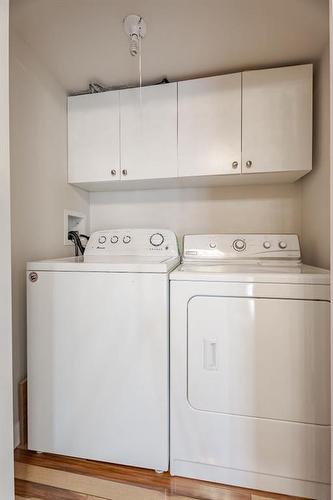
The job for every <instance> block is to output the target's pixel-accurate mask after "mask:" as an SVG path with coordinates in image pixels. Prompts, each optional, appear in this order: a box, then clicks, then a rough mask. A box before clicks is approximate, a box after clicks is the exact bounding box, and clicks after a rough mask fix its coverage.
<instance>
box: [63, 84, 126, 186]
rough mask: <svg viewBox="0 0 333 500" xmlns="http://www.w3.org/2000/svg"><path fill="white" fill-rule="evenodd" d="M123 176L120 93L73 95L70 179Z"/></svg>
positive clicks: (91, 179)
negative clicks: (120, 157)
mask: <svg viewBox="0 0 333 500" xmlns="http://www.w3.org/2000/svg"><path fill="white" fill-rule="evenodd" d="M119 179H120V165H119V92H118V91H115V92H103V93H100V94H89V95H81V96H74V97H69V98H68V182H98V181H112V180H119Z"/></svg>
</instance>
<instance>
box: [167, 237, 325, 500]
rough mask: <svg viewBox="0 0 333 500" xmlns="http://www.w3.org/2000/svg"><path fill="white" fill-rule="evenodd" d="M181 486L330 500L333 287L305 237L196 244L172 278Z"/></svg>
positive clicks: (174, 436)
mask: <svg viewBox="0 0 333 500" xmlns="http://www.w3.org/2000/svg"><path fill="white" fill-rule="evenodd" d="M170 279H171V285H170V293H171V303H170V304H171V319H170V321H171V448H170V470H171V474H173V475H179V476H187V477H192V478H197V479H205V480H208V481H215V482H220V483H226V484H234V485H239V486H244V487H249V488H255V489H261V490H266V491H272V492H279V493H285V494H290V495H297V496H301V497H310V498H316V499H328V498H329V497H330V485H329V483H330V326H329V324H330V303H329V300H330V285H329V273H328V272H327V271H325V270H322V269H318V268H314V267H309V266H306V265H303V264H302V263H301V260H300V247H299V241H298V237H297V236H296V235H273V234H266V235H264V234H224V235H188V236H185V238H184V258H183V263H182V264H181V265H180V266H179V267H178V268H177V269H176V270H175V271H173V272H172V273H171V275H170Z"/></svg>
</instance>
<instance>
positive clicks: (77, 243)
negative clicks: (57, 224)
mask: <svg viewBox="0 0 333 500" xmlns="http://www.w3.org/2000/svg"><path fill="white" fill-rule="evenodd" d="M68 239H69V240H71V241H72V242H73V243H74V247H75V256H76V257H78V255H79V251H80V252H81V255H83V254H84V246H83V245H82V242H81V240H80V235H79V233H77V232H76V231H68Z"/></svg>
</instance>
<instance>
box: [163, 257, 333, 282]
mask: <svg viewBox="0 0 333 500" xmlns="http://www.w3.org/2000/svg"><path fill="white" fill-rule="evenodd" d="M170 279H171V280H178V281H221V282H238V283H288V284H293V283H295V284H312V285H329V284H330V273H329V271H327V270H326V269H321V268H319V267H312V266H307V265H304V264H298V265H290V266H288V265H286V264H285V265H281V264H277V265H274V264H273V263H272V262H270V263H263V262H260V261H257V262H256V263H253V264H248V263H247V264H241V263H239V262H234V263H228V264H221V263H215V264H205V263H203V262H200V263H184V264H181V265H180V266H178V267H177V269H175V270H174V271H173V272H172V273H171V274H170Z"/></svg>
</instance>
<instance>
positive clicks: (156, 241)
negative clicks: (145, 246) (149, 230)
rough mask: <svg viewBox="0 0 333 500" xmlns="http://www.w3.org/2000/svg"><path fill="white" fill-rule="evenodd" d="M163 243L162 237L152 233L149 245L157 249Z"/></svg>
mask: <svg viewBox="0 0 333 500" xmlns="http://www.w3.org/2000/svg"><path fill="white" fill-rule="evenodd" d="M163 242H164V236H163V234H161V233H154V234H152V235H151V237H150V243H151V244H152V245H153V247H159V246H161V245H162V243H163Z"/></svg>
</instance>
